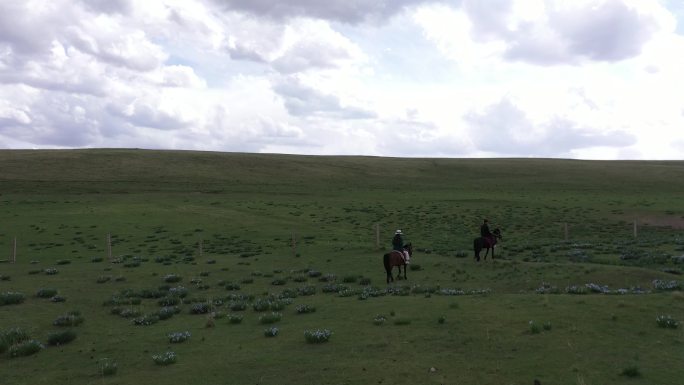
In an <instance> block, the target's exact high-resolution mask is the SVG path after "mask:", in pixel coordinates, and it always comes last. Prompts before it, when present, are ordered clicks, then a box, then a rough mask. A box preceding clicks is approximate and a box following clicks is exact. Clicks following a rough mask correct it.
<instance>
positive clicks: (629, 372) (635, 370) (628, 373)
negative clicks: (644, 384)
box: [620, 365, 641, 378]
mask: <svg viewBox="0 0 684 385" xmlns="http://www.w3.org/2000/svg"><path fill="white" fill-rule="evenodd" d="M620 374H621V375H623V376H625V377H630V378H635V377H641V371H640V370H639V367H638V366H636V365H630V366H628V367H626V368H624V369H622V373H620Z"/></svg>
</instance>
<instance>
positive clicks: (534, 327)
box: [527, 321, 541, 334]
mask: <svg viewBox="0 0 684 385" xmlns="http://www.w3.org/2000/svg"><path fill="white" fill-rule="evenodd" d="M527 330H528V331H529V333H530V334H539V333H541V327H539V324H537V323H536V322H534V321H530V322H528V323H527Z"/></svg>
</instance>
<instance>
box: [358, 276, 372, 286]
mask: <svg viewBox="0 0 684 385" xmlns="http://www.w3.org/2000/svg"><path fill="white" fill-rule="evenodd" d="M370 284H371V279H370V278H367V277H362V278H361V279H359V285H362V286H370Z"/></svg>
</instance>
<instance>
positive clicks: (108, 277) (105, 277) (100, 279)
mask: <svg viewBox="0 0 684 385" xmlns="http://www.w3.org/2000/svg"><path fill="white" fill-rule="evenodd" d="M111 279H112V276H111V275H101V276H99V277H97V281H95V282H97V283H105V282H109V281H111Z"/></svg>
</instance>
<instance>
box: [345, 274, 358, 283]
mask: <svg viewBox="0 0 684 385" xmlns="http://www.w3.org/2000/svg"><path fill="white" fill-rule="evenodd" d="M358 278H359V277H357V276H355V275H346V276H344V277H343V278H342V282H344V283H354V282H356V280H357V279H358Z"/></svg>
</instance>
